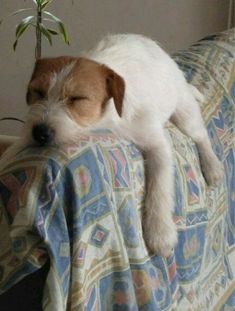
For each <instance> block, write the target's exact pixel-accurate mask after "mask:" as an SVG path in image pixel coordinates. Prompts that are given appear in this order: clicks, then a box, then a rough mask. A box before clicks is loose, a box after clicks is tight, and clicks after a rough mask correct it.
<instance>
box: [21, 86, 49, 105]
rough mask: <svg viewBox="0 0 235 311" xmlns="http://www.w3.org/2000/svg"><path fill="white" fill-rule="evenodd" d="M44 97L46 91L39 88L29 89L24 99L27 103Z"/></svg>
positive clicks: (45, 96)
mask: <svg viewBox="0 0 235 311" xmlns="http://www.w3.org/2000/svg"><path fill="white" fill-rule="evenodd" d="M46 98H47V95H46V93H45V92H44V91H43V90H41V89H29V90H28V92H27V94H26V100H27V103H28V104H31V103H33V102H35V101H39V100H45V99H46Z"/></svg>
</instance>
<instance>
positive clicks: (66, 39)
mask: <svg viewBox="0 0 235 311" xmlns="http://www.w3.org/2000/svg"><path fill="white" fill-rule="evenodd" d="M43 13H44V14H46V15H47V16H49V17H51V18H52V19H53V20H54V21H55V23H56V24H57V25H58V28H59V31H60V34H61V35H62V38H63V39H64V42H65V43H66V44H69V36H68V33H67V31H66V29H65V26H64V24H63V23H62V21H61V20H60V19H59V18H58V17H56V16H55V15H53V14H51V13H50V12H48V11H43Z"/></svg>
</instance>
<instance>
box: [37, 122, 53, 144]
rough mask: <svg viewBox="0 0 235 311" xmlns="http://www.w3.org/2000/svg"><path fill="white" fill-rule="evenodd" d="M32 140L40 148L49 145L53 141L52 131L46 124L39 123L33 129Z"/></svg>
mask: <svg viewBox="0 0 235 311" xmlns="http://www.w3.org/2000/svg"><path fill="white" fill-rule="evenodd" d="M32 135H33V138H34V139H35V141H36V142H37V143H39V144H40V145H41V146H44V145H49V144H50V143H51V142H52V141H53V139H54V131H53V129H51V128H50V127H49V126H48V125H47V124H45V123H40V124H37V125H35V126H34V127H33V130H32Z"/></svg>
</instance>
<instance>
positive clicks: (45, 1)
mask: <svg viewBox="0 0 235 311" xmlns="http://www.w3.org/2000/svg"><path fill="white" fill-rule="evenodd" d="M50 3H51V0H44V1H42V3H41V9H42V10H43V9H44V8H45V7H46V6H47V5H48V4H50Z"/></svg>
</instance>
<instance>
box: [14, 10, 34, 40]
mask: <svg viewBox="0 0 235 311" xmlns="http://www.w3.org/2000/svg"><path fill="white" fill-rule="evenodd" d="M33 19H34V16H27V17H25V18H24V19H22V21H21V22H20V23H19V24H18V25H17V26H16V39H19V37H20V36H21V35H22V34H23V33H24V32H25V30H26V29H27V27H28V26H29V25H30V24H31V23H32V21H33Z"/></svg>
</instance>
